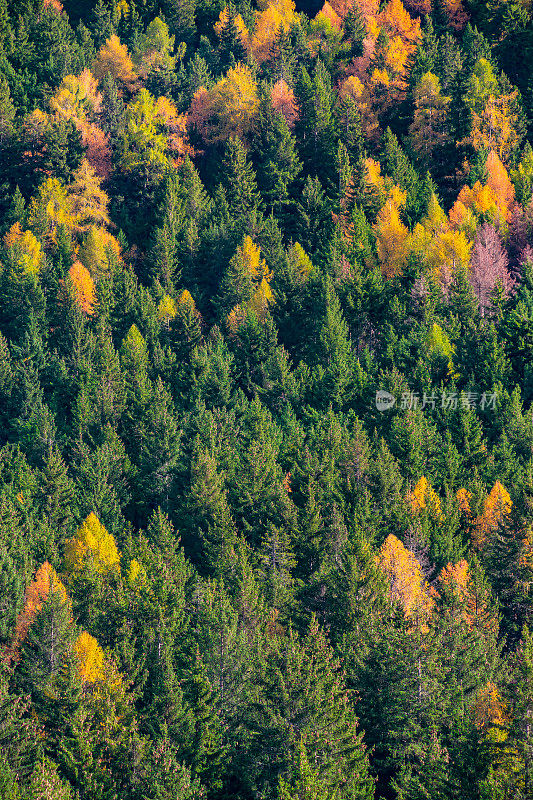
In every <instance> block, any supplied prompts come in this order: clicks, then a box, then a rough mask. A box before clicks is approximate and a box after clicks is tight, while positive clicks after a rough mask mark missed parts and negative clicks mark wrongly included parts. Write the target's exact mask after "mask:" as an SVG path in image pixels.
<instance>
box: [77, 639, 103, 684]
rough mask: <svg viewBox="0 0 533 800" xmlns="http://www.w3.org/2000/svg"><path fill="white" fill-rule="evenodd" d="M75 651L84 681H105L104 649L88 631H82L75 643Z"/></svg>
mask: <svg viewBox="0 0 533 800" xmlns="http://www.w3.org/2000/svg"><path fill="white" fill-rule="evenodd" d="M73 651H74V653H75V655H76V657H77V660H78V669H79V671H80V676H81V679H82V681H83V683H84V684H85V683H97V682H99V681H103V680H104V677H105V672H104V651H103V650H102V648H101V647H100V645H99V644H98V642H97V641H96V639H95V638H94V636H91V635H90V634H89V633H87V631H82V632H81V633H80V635H79V636H78V638H77V639H76V641H75V642H74V645H73Z"/></svg>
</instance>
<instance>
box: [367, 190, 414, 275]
mask: <svg viewBox="0 0 533 800" xmlns="http://www.w3.org/2000/svg"><path fill="white" fill-rule="evenodd" d="M405 198H406V195H405V193H404V192H400V191H399V190H398V191H397V192H395V193H394V194H391V196H390V197H389V199H388V200H387V201H386V203H385V205H384V206H383V208H382V209H381V211H380V212H379V214H378V216H377V220H376V224H375V226H374V231H375V234H376V245H377V252H378V258H379V263H380V264H381V271H382V273H383V275H384V276H385V277H386V278H391V277H392V276H393V275H401V273H402V271H403V268H404V267H405V265H406V263H407V258H408V256H409V252H410V234H409V231H408V229H407V228H406V226H405V225H404V224H403V222H402V221H401V219H400V210H399V209H400V206H401V205H403V204H404V203H405Z"/></svg>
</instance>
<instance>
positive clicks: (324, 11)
mask: <svg viewBox="0 0 533 800" xmlns="http://www.w3.org/2000/svg"><path fill="white" fill-rule="evenodd" d="M316 18H317V19H324V20H327V22H329V24H330V25H331V27H332V28H333V29H334V30H336V31H338V32H340V31H341V30H342V19H341V18H340V17H339V15H338V14H337V12H336V11H335V10H334V9H333V8H332V7H331V6H330V4H329V3H328V0H326V2H325V3H324V5H323V6H322V8H321V9H320V11H319V12H318V14H317V16H316Z"/></svg>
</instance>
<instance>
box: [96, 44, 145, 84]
mask: <svg viewBox="0 0 533 800" xmlns="http://www.w3.org/2000/svg"><path fill="white" fill-rule="evenodd" d="M92 72H93V74H94V75H95V77H96V78H98V80H102V79H103V78H104V76H105V75H106V73H108V72H109V73H110V74H111V75H112V76H113V78H114V79H115V80H116V81H117V82H118V83H119V84H122V86H124V87H125V88H126V89H127V90H128V91H133V89H134V88H135V86H136V83H137V75H136V74H135V71H134V69H133V61H132V60H131V57H130V55H129V53H128V48H127V47H126V45H125V44H121V42H120V39H119V38H118V36H116V35H115V34H113V35H112V36H111V37H110V38H109V39H108V40H107V42H106V43H105V44H103V45H102V47H101V48H100V50H99V51H98V55H97V57H96V61H95V62H94V63H93V65H92Z"/></svg>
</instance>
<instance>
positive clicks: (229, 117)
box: [187, 63, 259, 145]
mask: <svg viewBox="0 0 533 800" xmlns="http://www.w3.org/2000/svg"><path fill="white" fill-rule="evenodd" d="M258 111H259V97H258V94H257V83H256V81H255V80H254V78H253V76H252V73H251V71H250V69H249V67H247V66H246V65H244V64H242V63H239V64H237V65H236V66H235V67H231V68H230V69H229V70H228V72H227V74H226V76H225V77H223V78H221V79H220V80H219V81H218V82H217V83H216V84H215V85H214V86H213V88H212V89H206V88H205V87H203V86H202V87H200V88H199V89H198V90H197V91H196V92H195V94H194V97H193V99H192V103H191V108H190V110H189V114H188V117H187V119H188V124H189V125H191V126H192V127H193V128H195V129H196V130H197V131H198V133H199V135H200V136H201V137H202V139H203V140H204V141H205V142H206V144H208V145H213V144H218V143H221V142H226V141H227V140H228V139H230V138H231V137H241V138H246V137H248V136H249V135H250V134H251V133H252V132H253V130H254V129H255V125H256V120H257V114H258Z"/></svg>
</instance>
